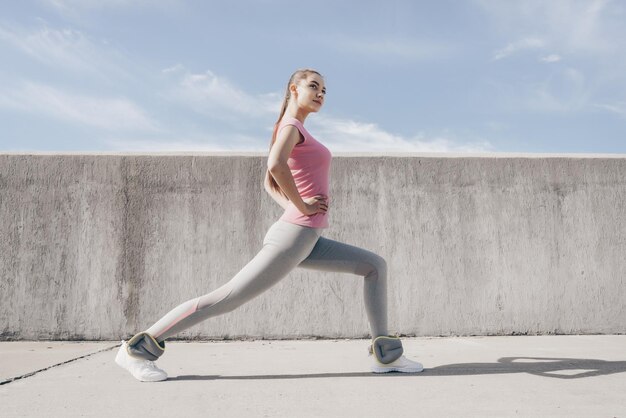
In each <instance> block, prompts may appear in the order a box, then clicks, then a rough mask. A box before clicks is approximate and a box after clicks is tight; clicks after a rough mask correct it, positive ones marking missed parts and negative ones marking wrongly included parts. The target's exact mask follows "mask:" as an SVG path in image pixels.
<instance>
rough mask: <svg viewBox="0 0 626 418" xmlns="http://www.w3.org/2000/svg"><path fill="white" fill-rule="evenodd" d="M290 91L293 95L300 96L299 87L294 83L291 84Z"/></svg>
mask: <svg viewBox="0 0 626 418" xmlns="http://www.w3.org/2000/svg"><path fill="white" fill-rule="evenodd" d="M289 93H290V95H291V96H295V97H297V96H298V87H297V86H296V85H295V84H294V83H292V84H291V85H290V86H289Z"/></svg>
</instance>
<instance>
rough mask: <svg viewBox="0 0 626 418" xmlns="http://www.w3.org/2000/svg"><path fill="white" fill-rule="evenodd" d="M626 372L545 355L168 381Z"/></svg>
mask: <svg viewBox="0 0 626 418" xmlns="http://www.w3.org/2000/svg"><path fill="white" fill-rule="evenodd" d="M623 372H626V361H605V360H593V359H571V358H546V357H503V358H501V359H499V360H498V362H497V363H459V364H447V365H443V366H437V367H433V368H426V369H424V371H423V372H422V373H415V374H406V373H385V374H374V373H370V372H353V373H312V374H275V375H252V376H216V375H207V376H199V375H181V376H175V377H170V378H168V379H167V380H168V381H173V380H273V379H316V378H336V377H375V378H380V377H387V376H393V377H399V376H403V377H411V376H412V377H416V376H469V375H481V374H512V373H529V374H533V375H536V376H542V377H552V378H557V379H580V378H584V377H593V376H604V375H609V374H614V373H623Z"/></svg>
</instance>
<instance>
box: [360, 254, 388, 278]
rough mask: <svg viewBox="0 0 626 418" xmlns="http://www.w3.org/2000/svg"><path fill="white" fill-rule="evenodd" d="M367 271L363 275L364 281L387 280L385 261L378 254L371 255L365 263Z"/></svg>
mask: <svg viewBox="0 0 626 418" xmlns="http://www.w3.org/2000/svg"><path fill="white" fill-rule="evenodd" d="M367 265H368V269H367V272H366V273H365V278H366V279H371V280H386V279H387V261H386V260H385V259H384V258H383V257H381V256H379V255H378V254H374V253H372V255H371V257H370V259H369V260H368V262H367Z"/></svg>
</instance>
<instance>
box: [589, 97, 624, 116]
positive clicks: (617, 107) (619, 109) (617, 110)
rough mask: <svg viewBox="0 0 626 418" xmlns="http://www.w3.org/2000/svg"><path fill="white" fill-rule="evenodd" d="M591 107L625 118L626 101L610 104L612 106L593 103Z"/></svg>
mask: <svg viewBox="0 0 626 418" xmlns="http://www.w3.org/2000/svg"><path fill="white" fill-rule="evenodd" d="M593 106H594V107H596V108H599V109H602V110H606V111H608V112H610V113H614V114H616V115H619V116H621V117H623V118H626V101H621V102H617V103H612V104H608V103H594V104H593Z"/></svg>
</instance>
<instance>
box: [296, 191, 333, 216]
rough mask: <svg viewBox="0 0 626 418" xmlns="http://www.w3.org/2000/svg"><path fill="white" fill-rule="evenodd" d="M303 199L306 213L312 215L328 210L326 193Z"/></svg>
mask: <svg viewBox="0 0 626 418" xmlns="http://www.w3.org/2000/svg"><path fill="white" fill-rule="evenodd" d="M302 200H303V201H304V205H305V211H304V212H303V213H304V214H305V215H308V216H311V215H315V214H316V213H326V212H328V201H327V200H328V196H326V195H323V194H318V195H317V196H313V197H307V198H306V199H302Z"/></svg>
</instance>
